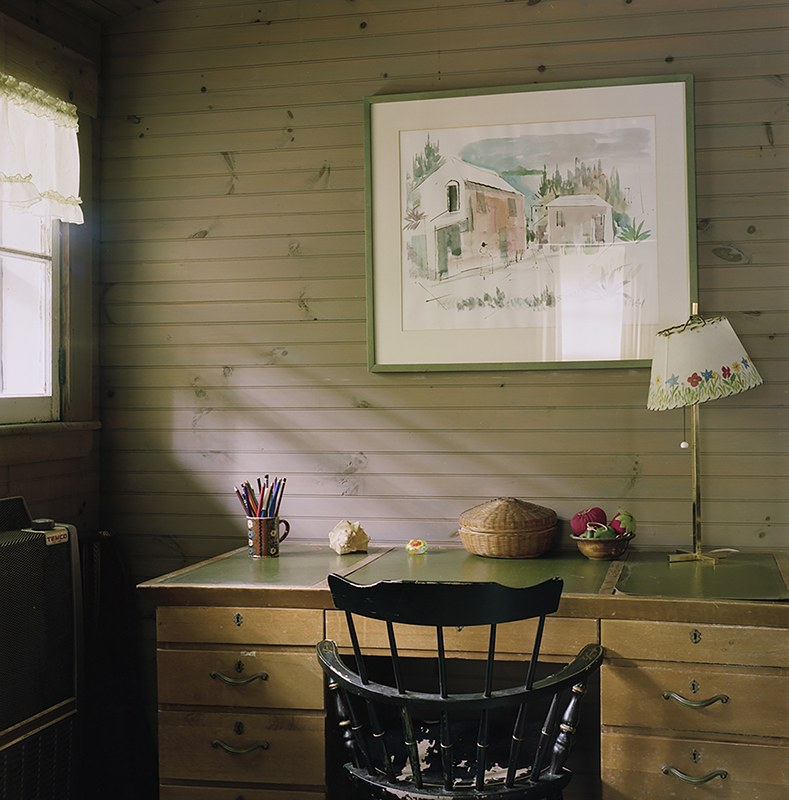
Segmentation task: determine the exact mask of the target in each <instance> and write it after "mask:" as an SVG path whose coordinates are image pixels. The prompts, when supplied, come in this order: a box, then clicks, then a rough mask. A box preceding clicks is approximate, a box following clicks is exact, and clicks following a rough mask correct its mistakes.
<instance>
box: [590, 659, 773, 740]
mask: <svg viewBox="0 0 789 800" xmlns="http://www.w3.org/2000/svg"><path fill="white" fill-rule="evenodd" d="M664 692H674V693H675V694H676V695H679V696H680V697H681V698H684V699H685V700H687V701H690V702H696V703H697V702H699V701H708V700H711V699H712V698H715V697H717V696H725V698H726V701H725V702H722V701H721V700H720V699H719V700H716V701H715V702H712V703H711V704H709V705H707V706H706V707H704V708H691V707H688V706H686V705H683V703H682V702H681V701H679V700H678V699H677V698H674V697H671V698H668V699H666V698H665V697H664V694H663V693H664ZM600 693H601V708H600V718H601V722H602V724H603V725H615V726H625V727H628V726H632V727H637V728H657V729H667V730H678V731H717V732H720V733H742V734H746V735H753V736H786V734H787V728H786V720H787V718H789V675H787V674H785V671H784V670H767V669H760V670H747V669H744V668H743V669H738V668H736V667H720V666H707V665H704V664H666V665H658V664H648V665H645V664H644V663H643V662H642V663H641V664H638V665H636V664H633V665H627V666H625V665H620V664H617V665H613V666H612V665H609V664H604V665H603V667H602V668H601V670H600Z"/></svg>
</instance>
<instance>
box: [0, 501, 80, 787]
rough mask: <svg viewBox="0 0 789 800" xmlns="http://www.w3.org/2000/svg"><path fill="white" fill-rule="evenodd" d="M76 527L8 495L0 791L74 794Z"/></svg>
mask: <svg viewBox="0 0 789 800" xmlns="http://www.w3.org/2000/svg"><path fill="white" fill-rule="evenodd" d="M80 586H81V584H80V570H79V543H78V541H77V531H76V528H74V526H72V525H62V524H55V523H54V522H53V521H52V520H33V519H31V517H30V512H29V511H28V509H27V505H26V503H25V501H24V499H23V498H21V497H8V498H5V499H0V797H2V798H8V800H44V798H47V799H48V798H52V800H64V799H66V798H75V797H76V795H75V792H76V787H77V784H78V777H79V776H78V772H79V766H80V764H79V762H80V757H79V753H80V746H79V733H78V723H79V722H80V719H79V713H78V708H79V702H78V701H79V695H80V693H79V691H78V685H79V681H80V678H81V669H80V663H79V662H80V654H81V651H82V647H81V641H82V608H81V591H80Z"/></svg>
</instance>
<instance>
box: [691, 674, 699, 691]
mask: <svg viewBox="0 0 789 800" xmlns="http://www.w3.org/2000/svg"><path fill="white" fill-rule="evenodd" d="M699 689H701V684H700V683H699V682H698V681H697V680H696V679H695V678H694V679H693V680H692V681H691V682H690V691H691V692H692V693H693V694H696V693H697V692H698V691H699Z"/></svg>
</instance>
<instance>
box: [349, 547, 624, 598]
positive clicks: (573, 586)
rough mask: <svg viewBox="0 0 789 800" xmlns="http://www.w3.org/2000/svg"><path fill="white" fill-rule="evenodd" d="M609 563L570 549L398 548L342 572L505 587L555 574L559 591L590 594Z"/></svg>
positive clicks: (360, 578) (355, 577) (368, 579)
mask: <svg viewBox="0 0 789 800" xmlns="http://www.w3.org/2000/svg"><path fill="white" fill-rule="evenodd" d="M609 567H610V563H609V562H607V561H590V560H589V559H586V558H583V557H581V556H579V555H578V553H571V552H568V553H551V554H550V555H546V556H541V557H540V558H484V557H482V556H475V555H472V554H471V553H468V552H466V551H465V550H464V549H463V548H460V547H451V548H435V549H428V550H427V552H425V553H422V554H420V555H411V554H409V553H407V552H406V550H405V548H402V547H401V548H395V549H393V550H392V551H391V552H389V553H387V554H386V555H385V556H383V557H382V558H379V559H376V560H375V561H371V562H369V563H367V564H364V565H362V566H361V567H359V569H357V570H354V571H353V572H351V573H350V574H349V575H347V577H348V578H349V579H350V580H352V581H354V583H361V584H370V583H376V582H377V581H383V580H408V581H478V582H482V581H495V582H496V583H502V584H504V585H506V586H530V585H532V584H534V583H539V582H540V581H544V580H546V579H548V578H553V577H555V576H559V577H560V578H562V580H563V581H564V591H565V592H568V593H573V594H596V593H597V592H599V591H600V587H601V586H602V584H603V581H604V580H605V577H606V575H607V574H608V568H609Z"/></svg>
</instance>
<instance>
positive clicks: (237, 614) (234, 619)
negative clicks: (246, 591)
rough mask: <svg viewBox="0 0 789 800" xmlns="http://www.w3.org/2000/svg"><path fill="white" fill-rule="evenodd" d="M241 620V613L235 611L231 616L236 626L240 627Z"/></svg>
mask: <svg viewBox="0 0 789 800" xmlns="http://www.w3.org/2000/svg"><path fill="white" fill-rule="evenodd" d="M243 621H244V618H243V617H242V616H241V614H239V613H238V612H236V613H235V614H234V616H233V622H235V623H236V625H237V626H238V627H241V623H242V622H243Z"/></svg>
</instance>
